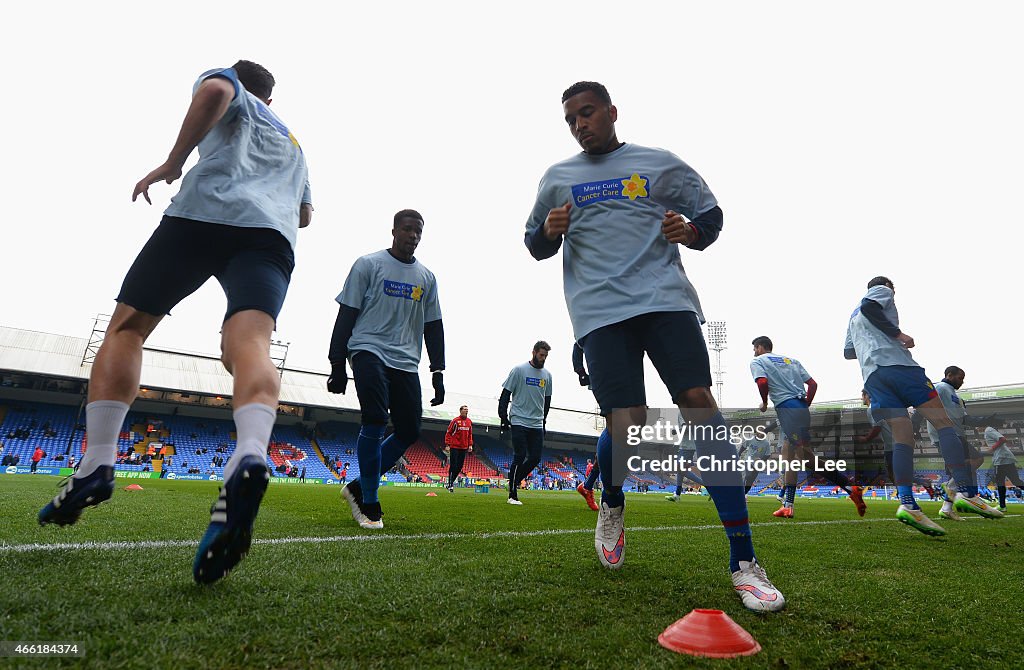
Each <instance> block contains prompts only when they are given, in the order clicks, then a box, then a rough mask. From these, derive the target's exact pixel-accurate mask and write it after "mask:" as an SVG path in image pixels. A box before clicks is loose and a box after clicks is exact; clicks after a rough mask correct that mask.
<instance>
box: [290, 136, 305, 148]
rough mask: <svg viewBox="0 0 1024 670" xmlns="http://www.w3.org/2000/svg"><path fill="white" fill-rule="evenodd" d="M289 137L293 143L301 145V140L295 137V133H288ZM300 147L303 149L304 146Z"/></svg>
mask: <svg viewBox="0 0 1024 670" xmlns="http://www.w3.org/2000/svg"><path fill="white" fill-rule="evenodd" d="M288 139H290V140H291V141H292V144H294V145H295V146H297V147H298V146H299V140H297V139H296V138H295V135H292V134H291V133H288ZM299 148H300V149H301V148H302V147H299Z"/></svg>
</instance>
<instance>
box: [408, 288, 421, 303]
mask: <svg viewBox="0 0 1024 670" xmlns="http://www.w3.org/2000/svg"><path fill="white" fill-rule="evenodd" d="M410 297H411V298H412V299H413V300H415V301H416V302H419V301H420V298H422V297H423V287H422V286H413V287H412V294H411V296H410Z"/></svg>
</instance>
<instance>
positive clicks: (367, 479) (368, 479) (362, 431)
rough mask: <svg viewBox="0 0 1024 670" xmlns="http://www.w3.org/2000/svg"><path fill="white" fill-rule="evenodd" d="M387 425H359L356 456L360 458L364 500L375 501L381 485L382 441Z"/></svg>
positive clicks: (361, 486)
mask: <svg viewBox="0 0 1024 670" xmlns="http://www.w3.org/2000/svg"><path fill="white" fill-rule="evenodd" d="M384 428H385V426H381V425H369V426H366V425H364V426H360V427H359V439H358V440H356V458H357V459H358V460H359V486H360V488H362V490H363V502H364V503H375V502H379V501H378V499H377V489H378V488H379V487H380V441H381V438H383V437H384Z"/></svg>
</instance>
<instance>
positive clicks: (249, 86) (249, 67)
mask: <svg viewBox="0 0 1024 670" xmlns="http://www.w3.org/2000/svg"><path fill="white" fill-rule="evenodd" d="M231 67H232V68H234V70H235V73H236V74H238V81H239V82H241V84H242V86H244V87H245V90H247V91H249V92H250V93H252V94H253V95H255V96H256V97H257V98H264V99H269V98H270V96H271V94H272V93H273V92H274V84H276V83H277V82H276V81H274V75H272V74H270V71H269V70H268V69H267V68H265V67H263V66H262V65H260V64H258V63H253V62H252V61H251V60H240V61H238V62H237V63H235V64H234V65H232V66H231Z"/></svg>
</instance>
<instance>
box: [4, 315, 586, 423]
mask: <svg viewBox="0 0 1024 670" xmlns="http://www.w3.org/2000/svg"><path fill="white" fill-rule="evenodd" d="M88 349H89V340H88V339H87V338H82V337H70V336H67V335H54V334H51V333H42V332H38V331H33V330H22V329H19V328H9V327H6V326H0V370H6V371H10V372H18V373H25V374H33V375H44V376H50V377H61V378H65V379H74V380H80V381H86V380H88V378H89V373H90V371H91V370H92V364H91V363H83V361H84V360H85V359H86V353H87V351H88ZM326 379H327V375H326V374H325V373H319V372H313V371H308V370H297V369H291V368H287V367H286V368H285V369H284V370H283V371H282V374H281V403H282V404H288V405H300V406H306V407H323V408H329V409H330V408H333V409H343V410H351V411H358V410H359V403H358V401H357V400H356V394H355V390H354V389H352V390H350V391H349V392H348V393H347V394H346V395H335V394H333V393H328V392H327V389H326ZM231 382H232V379H231V375H229V374H228V372H227V370H225V369H224V366H223V365H222V364H221V362H220V359H219V358H218V357H216V356H209V355H202V354H194V353H187V352H179V351H169V350H165V349H155V348H150V347H146V348H145V349H144V350H143V355H142V378H141V386H142V388H148V389H161V390H165V391H174V392H179V391H180V392H184V393H196V394H201V395H211V396H224V397H230V396H231V388H232V385H231ZM424 393H425V394H428V395H425V396H424V398H423V418H424V419H435V420H443V421H447V420H450V419H451V418H452V417H454V416H455V415H457V414H458V408H459V406H460V405H463V404H465V405H469V407H470V418H472V419H473V421H474V422H475V423H478V424H481V425H495V426H496V425H498V424H499V420H498V416H497V410H498V400H497V398H488V397H484V396H475V395H469V394H465V393H457V392H454V391H448V392H447V393H446V394H445V403H444V405H442V406H441V407H439V408H434V407H430V398H431V397H433V390H432V389H431V388H430V385H429V384H426V385H425V387H424ZM548 430H550V431H554V432H559V433H568V434H571V435H583V436H592V437H596V436H597V435H598V434H599V433H600V432H601V428H600V427H598V424H597V423H596V422H595V416H594V415H593V414H590V413H587V412H580V411H576V410H569V409H559V408H556V407H552V409H551V413H550V414H549V416H548Z"/></svg>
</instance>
